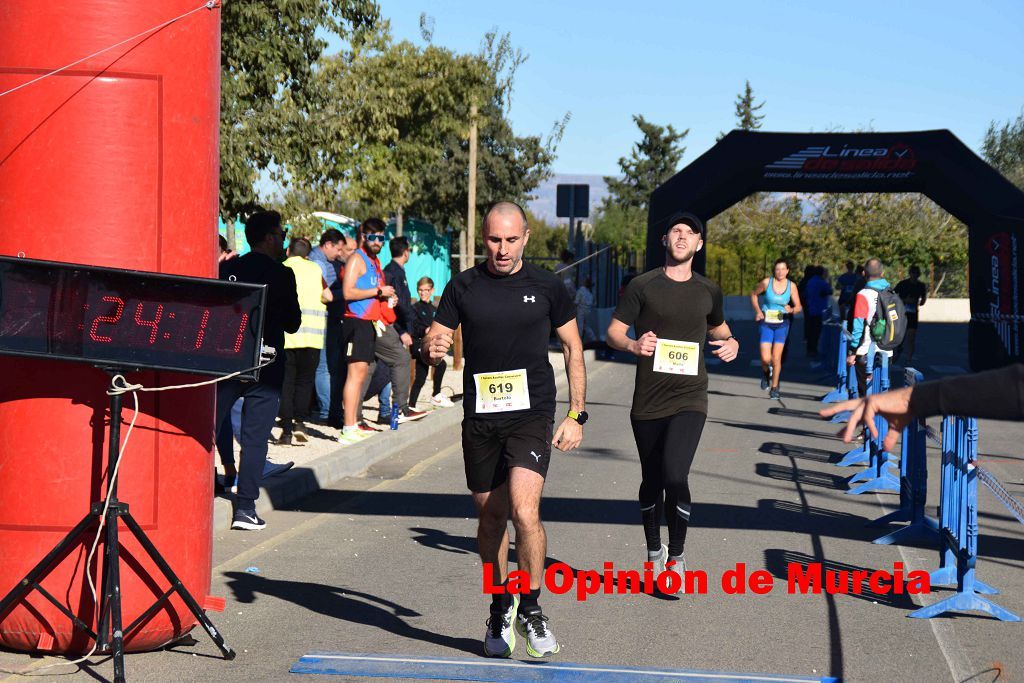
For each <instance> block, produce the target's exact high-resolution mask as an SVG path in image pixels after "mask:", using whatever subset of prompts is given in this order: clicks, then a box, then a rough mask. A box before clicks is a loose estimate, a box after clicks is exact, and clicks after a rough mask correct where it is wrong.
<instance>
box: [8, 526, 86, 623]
mask: <svg viewBox="0 0 1024 683" xmlns="http://www.w3.org/2000/svg"><path fill="white" fill-rule="evenodd" d="M95 521H96V517H95V515H92V514H89V515H86V516H85V517H84V518H83V519H82V521H81V522H79V523H78V525H77V526H76V527H75V528H74V529H72V530H71V531H69V532H68V535H67V536H65V537H64V539H63V540H61V542H60V543H58V544H57V545H56V547H54V549H53V550H51V551H50V552H49V553H47V554H46V557H44V558H43V559H42V560H40V562H39V564H37V565H36V566H35V567H33V568H32V571H30V572H29V573H28V574H27V575H26V576H25V578H23V579H22V580H21V581H19V582H18V583H17V584H16V585H15V586H14V588H12V589H11V590H10V592H8V593H7V595H5V596H4V598H3V600H0V617H3V616H4V615H6V614H7V611H8V610H9V609H10V608H11V607H13V606H14V604H15V603H17V602H18V601H19V600H21V599H22V598H23V597H25V596H26V595H27V594H28V593H30V592H31V591H32V587H33V585H34V584H36V583H38V582H39V581H40V580H41V579H42V578H43V577H44V576H46V575H47V574H49V572H50V569H52V567H51V565H52V564H53V563H54V562H56V561H57V560H58V559H59V558H61V557H64V556H65V555H66V554H67V552H68V550H70V548H71V546H72V545H73V544H74V543H75V542H76V541H77V540H78V537H79V536H81V535H82V534H83V533H84V532H85V530H86V529H88V528H89V527H90V526H91V525H92V524H93V523H94V522H95ZM86 571H89V569H88V567H87V568H86Z"/></svg>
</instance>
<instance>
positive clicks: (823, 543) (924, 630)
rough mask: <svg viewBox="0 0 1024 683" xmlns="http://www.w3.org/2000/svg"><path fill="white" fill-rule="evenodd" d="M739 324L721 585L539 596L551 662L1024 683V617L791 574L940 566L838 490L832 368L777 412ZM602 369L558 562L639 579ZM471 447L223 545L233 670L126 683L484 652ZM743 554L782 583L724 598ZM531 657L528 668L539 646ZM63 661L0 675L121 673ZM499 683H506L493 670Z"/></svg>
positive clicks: (566, 504)
mask: <svg viewBox="0 0 1024 683" xmlns="http://www.w3.org/2000/svg"><path fill="white" fill-rule="evenodd" d="M735 327H736V328H737V329H738V331H739V333H740V335H739V336H740V338H741V341H743V342H744V343H743V349H742V351H741V356H740V358H739V359H738V360H737V361H735V362H734V363H733V364H731V365H730V366H721V365H718V366H713V367H711V386H710V391H711V405H710V415H709V419H708V423H707V425H706V427H705V430H704V434H703V438H702V445H701V448H700V450H699V452H698V455H697V458H696V461H695V463H694V467H693V471H692V474H691V479H690V482H691V489H692V491H693V498H694V506H693V516H692V525H691V528H690V532H689V537H688V540H687V562H688V565H689V569H690V570H703V571H704V572H706V574H707V577H708V584H709V585H708V591H707V593H706V594H697V595H685V596H682V597H681V598H676V597H665V596H650V595H602V594H599V595H595V596H591V597H590V598H589V599H588V600H586V601H585V602H581V601H578V600H577V599H576V598H575V597H574V595H573V594H572V593H570V594H566V595H552V594H551V593H550V592H545V593H544V594H543V596H542V598H541V604H542V605H543V606H544V609H545V612H546V613H547V614H548V615H549V616H550V618H551V622H550V624H551V627H552V629H553V630H554V632H555V633H556V635H557V636H558V638H559V641H560V642H561V644H562V648H563V649H562V652H561V653H560V654H559V655H557V660H558V661H565V662H579V663H586V664H594V665H615V666H645V667H660V668H678V669H703V670H713V671H730V672H761V673H776V674H799V675H807V676H834V677H839V678H842V679H843V680H846V681H891V680H901V681H923V682H928V683H934V682H937V681H951V680H952V681H968V680H969V681H996V680H998V681H1000V683H1002V682H1004V681H1024V648H1021V646H1020V643H1021V634H1022V631H1021V629H1022V628H1024V623H1016V624H1014V623H1001V622H997V621H995V620H993V619H990V618H988V617H985V616H978V615H974V614H964V615H957V616H947V617H941V618H937V619H932V620H917V619H908V618H907V614H908V612H910V611H911V610H913V609H915V608H916V607H917V606H919V605H922V604H931V603H932V602H935V601H937V600H938V599H941V598H943V597H946V596H948V595H949V594H950V592H949V590H948V589H936V590H935V591H934V592H933V593H932V594H929V595H918V596H910V595H905V594H904V595H892V594H880V593H874V592H872V591H871V590H870V588H869V586H868V585H867V584H864V585H863V590H864V592H863V593H862V594H860V595H852V594H850V595H827V594H806V595H805V594H790V593H788V592H787V590H786V588H787V581H786V579H787V571H788V568H789V567H790V566H791V563H796V564H797V565H798V566H804V565H807V564H808V563H817V562H820V563H823V564H824V566H825V568H827V569H848V570H857V569H864V570H876V569H887V570H889V571H891V570H892V569H893V567H894V564H895V563H897V562H903V563H905V565H907V571H910V570H914V569H927V570H930V569H933V568H935V567H937V563H938V553H937V552H936V551H935V550H933V549H928V548H913V547H911V548H898V547H893V546H878V545H873V544H872V543H871V542H870V540H871V539H872V538H874V537H876V536H877V535H879V533H881V532H879V531H877V530H873V529H866V528H865V527H864V523H865V522H866V521H869V520H871V519H874V518H876V517H878V516H880V515H881V514H883V513H884V512H886V511H887V510H889V509H891V507H892V505H893V504H894V503H895V502H896V500H897V498H896V496H895V495H893V494H880V495H876V494H867V495H862V496H849V495H846V494H845V493H844V491H845V490H846V489H847V485H846V482H845V478H846V477H847V476H849V475H850V474H853V473H854V472H855V471H856V468H846V469H842V468H838V467H836V466H835V465H834V464H833V463H834V462H835V461H836V460H838V457H839V456H840V455H841V454H842V453H844V452H845V451H846V450H848V449H849V448H851V446H850V445H847V444H843V443H842V442H841V441H839V440H838V439H837V438H836V437H835V435H834V434H835V427H834V426H833V425H830V424H828V423H827V422H824V421H822V420H821V419H820V418H818V417H817V415H816V411H817V410H818V408H819V407H820V404H819V403H818V402H817V400H816V399H817V398H818V397H819V396H820V395H822V394H823V393H824V392H825V390H826V389H827V387H826V386H825V382H817V383H815V382H816V381H817V380H818V378H819V376H820V373H815V372H812V371H811V370H810V368H809V365H808V362H807V360H806V359H805V358H804V356H803V353H802V352H801V350H800V349H799V347H797V348H794V349H793V351H792V354H791V357H790V360H789V364H788V365H787V366H786V369H785V373H784V376H783V386H782V401H781V402H777V401H770V400H768V398H767V396H766V393H764V392H761V391H760V390H759V389H758V386H757V370H756V368H754V367H752V366H751V361H752V360H753V358H754V357H755V356H754V353H755V351H754V344H753V343H752V341H753V340H752V334H753V331H752V330H753V327H752V325H745V324H742V323H740V324H738V325H736V326H735ZM962 329H963V328H962V326H952V325H950V326H942V325H935V326H925V327H924V328H923V329H922V335H921V346H922V348H923V349H924V352H923V353H922V354H921V358H920V361H921V362H920V363H918V364H917V365H918V366H919V367H921V368H922V370H923V371H924V372H925V374H926V375H927V376H929V377H934V376H937V375H939V374H941V372H940V371H938V370H934V369H931V368H933V367H942V368H945V371H946V372H956V369H955V368H956V367H957V366H964V367H965V366H966V363H965V361H964V358H965V357H966V354H965V349H966V342H965V341H964V339H963V334H962ZM961 345H962V347H963V351H964V352H961V348H960V347H961ZM929 349H931V350H929ZM556 370H558V371H559V372H561V368H556ZM588 370H589V379H590V387H589V390H588V402H587V403H588V410H589V411H590V413H591V416H592V417H591V422H590V423H588V425H587V427H586V430H585V441H584V446H583V448H582V449H581V450H579V451H577V452H574V453H568V454H556V455H555V456H554V457H553V458H552V466H551V470H550V472H549V477H548V483H547V486H546V489H545V494H544V502H543V508H542V513H543V518H544V520H545V527H546V529H547V533H548V559H549V563H551V562H564V563H567V564H569V565H570V566H572V567H573V568H575V569H577V570H585V569H601V568H602V566H603V564H604V563H605V562H612V563H614V565H615V567H616V568H617V569H631V568H635V567H636V566H637V565H639V564H640V563H641V562H642V561H643V559H645V547H644V542H643V534H642V531H641V528H640V525H639V523H638V518H639V512H638V505H637V502H636V492H637V488H638V485H639V477H640V469H639V465H638V462H637V457H636V452H635V446H634V444H633V440H632V435H631V431H630V427H629V415H628V413H629V405H630V400H631V392H632V388H633V372H634V368H633V366H632V365H631V364H630V363H628V362H616V361H598V362H594V363H591V364H590V366H589V367H588ZM565 398H566V397H565V395H564V392H563V395H562V396H561V399H562V400H563V401H564V399H565ZM564 407H565V406H564V404H560V406H559V412H562V411H563V409H564ZM936 425H937V423H936ZM980 431H981V449H980V452H981V453H982V457H981V464H982V465H983V466H984V467H986V468H987V469H989V470H990V471H991V472H992V473H993V474H995V475H996V476H997V477H998V478H999V479H1000V480H1001V481H1002V482H1003V483H1004V484H1005V485H1006V486H1007V488H1008V489H1009V491H1010V492H1011V493H1012V494H1014V495H1015V496H1016V497H1017V498H1018V500H1024V466H1022V462H1024V458H1022V455H1021V448H1020V444H1022V443H1024V425H1021V424H1004V423H988V422H985V423H982V425H981V430H980ZM458 444H459V431H458V427H453V428H451V429H449V430H447V431H445V432H441V433H439V434H436V435H434V436H432V437H431V438H430V441H429V442H428V443H422V444H418V445H416V446H414V447H409V448H406V449H405V450H402V451H400V452H397V453H395V454H394V455H393V456H391V457H389V458H387V459H385V460H383V461H381V462H379V463H377V464H376V465H374V466H372V467H371V469H370V470H369V471H368V472H367V473H366V474H365V475H364V476H361V477H353V478H348V479H344V480H342V481H341V482H338V483H337V484H335V485H333V486H330V487H328V488H325V489H324V490H321V491H319V492H317V493H314V494H313V495H310V496H308V497H306V498H304V499H302V500H300V501H299V502H298V503H296V504H293V505H292V506H291V507H290V508H288V509H279V510H275V511H272V512H270V513H268V514H267V515H265V517H266V519H267V523H268V527H267V529H266V530H265V531H263V532H254V533H253V532H248V533H246V532H219V533H217V534H216V537H215V547H214V553H215V556H214V565H215V566H214V569H213V587H212V590H211V593H212V594H214V595H222V596H225V597H226V598H227V609H226V611H225V612H224V613H222V614H216V613H214V614H212V615H211V616H212V618H213V620H214V622H215V623H216V624H217V626H218V628H219V629H220V630H221V631H222V632H223V633H224V634H225V636H226V638H227V640H228V643H229V644H230V645H231V646H232V647H233V648H235V649H236V650H237V651H238V657H237V659H235V660H234V661H231V662H225V661H223V660H221V659H219V656H218V651H217V650H216V648H215V647H214V646H213V644H212V643H211V642H210V641H209V640H208V639H207V638H206V635H205V634H204V633H203V632H202V631H201V630H195V631H193V632H192V635H193V636H194V637H195V639H196V641H197V642H196V643H195V644H194V645H184V646H183V645H179V646H175V647H172V648H170V649H168V650H164V651H159V652H153V653H143V654H133V655H130V656H129V657H128V658H127V669H128V674H129V680H132V681H169V680H173V681H210V680H216V681H245V682H246V683H248V682H251V681H264V680H274V681H278V680H286V679H287V680H296V681H298V680H310V681H321V682H323V681H332V680H333V681H341V680H360V681H364V680H368V679H366V678H345V677H342V676H333V677H324V676H312V675H296V674H289V673H288V670H289V668H290V667H291V666H292V665H293V664H294V663H295V662H296V661H297V660H298V659H299V658H300V657H302V656H303V655H304V654H306V653H307V652H310V651H330V652H348V653H353V652H363V653H376V654H388V655H401V656H446V657H458V658H471V659H475V658H478V657H479V655H480V651H481V639H482V637H483V634H484V621H485V620H486V618H487V616H488V612H487V606H488V603H489V599H488V597H487V596H484V595H483V594H482V591H481V568H480V562H479V559H478V558H477V556H476V554H475V548H476V542H475V532H476V523H475V518H474V514H473V509H472V505H471V501H470V499H469V496H468V495H467V493H466V490H465V483H464V477H463V469H462V462H461V451H460V449H459V445H458ZM937 454H938V452H937V450H935V449H934V448H932V449H930V454H929V474H930V479H929V488H930V498H929V505H930V506H931V505H933V504H934V503H935V502H937V501H938V485H939V484H938V455H937ZM979 498H980V509H981V515H980V520H981V524H980V526H981V537H980V541H979V550H980V553H979V555H980V557H979V560H978V576H979V578H982V579H983V580H985V581H987V582H988V583H990V584H993V585H995V586H996V587H998V588H999V589H1001V591H1002V594H1000V595H998V596H994V599H995V600H996V602H997V603H998V604H1000V605H1001V606H1003V607H1005V608H1007V609H1010V610H1012V611H1015V612H1017V613H1018V614H1022V615H1024V571H1021V570H1022V569H1024V526H1022V525H1021V524H1019V523H1018V522H1017V521H1016V520H1015V519H1014V518H1012V517H1011V516H1010V515H1009V513H1007V511H1006V510H1005V509H1004V508H1003V507H1002V506H1001V505H1000V503H999V502H998V501H997V500H996V499H995V498H994V497H993V496H992V495H990V494H989V493H988V492H987V491H982V492H981V493H980V495H979ZM886 506H888V507H886ZM513 557H514V553H513ZM738 563H743V564H745V565H746V568H747V571H748V573H749V572H753V571H755V570H766V571H767V572H768V573H769V574H771V575H772V577H773V579H774V583H775V585H774V588H773V589H772V590H771V591H770V592H769V593H768V594H766V595H755V594H752V593H751V592H750V591H747V592H746V593H745V594H740V595H732V594H726V593H725V592H724V591H723V589H722V586H721V578H722V576H723V573H724V572H726V571H727V570H730V569H735V568H736V567H737V564H738ZM515 657H516V658H517V659H523V660H525V659H528V658H527V657H526V654H525V649H524V647H523V645H521V644H520V645H519V647H518V649H517V650H516V653H515ZM57 661H60V660H58V659H56V658H32V657H30V656H29V655H25V654H21V653H12V652H6V651H0V670H7V671H10V670H32V671H33V672H34V673H35V674H36V675H38V676H40V677H42V678H43V679H44V680H59V681H76V680H109V679H110V678H111V665H110V662H109V659H107V658H96V659H95V662H96V664H95V665H94V666H90V667H87V668H84V669H78V670H76V667H72V666H63V667H61V668H58V669H51V670H48V671H41V670H39V667H41V666H43V665H46V664H52V663H54V662H57ZM0 680H24V679H22V678H19V677H13V678H11V679H0ZM495 680H512V679H511V678H509V676H508V674H507V672H506V673H500V672H499V673H496V675H495Z"/></svg>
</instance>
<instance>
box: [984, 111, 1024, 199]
mask: <svg viewBox="0 0 1024 683" xmlns="http://www.w3.org/2000/svg"><path fill="white" fill-rule="evenodd" d="M981 150H982V154H983V155H984V156H985V160H986V161H987V162H988V163H990V164H992V167H993V168H995V169H996V170H997V171H999V172H1000V173H1002V174H1003V175H1004V176H1006V177H1007V178H1008V179H1009V180H1010V182H1012V183H1013V184H1014V185H1016V186H1017V187H1019V188H1021V189H1022V190H1024V111H1022V112H1021V114H1020V115H1018V116H1017V118H1016V120H1014V121H1008V122H1006V123H1004V124H1003V125H1002V127H999V128H997V127H996V122H995V121H992V122H991V123H990V124H989V126H988V130H987V131H985V139H984V140H983V141H982V143H981Z"/></svg>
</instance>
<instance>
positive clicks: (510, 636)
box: [484, 593, 519, 657]
mask: <svg viewBox="0 0 1024 683" xmlns="http://www.w3.org/2000/svg"><path fill="white" fill-rule="evenodd" d="M518 608H519V596H518V595H516V594H515V593H513V594H512V606H511V607H509V608H508V609H507V610H505V611H504V612H491V617H490V618H489V619H488V620H487V633H486V635H484V654H485V655H486V656H488V657H511V656H512V651H513V650H515V649H516V632H515V629H514V628H513V626H512V620H513V619H515V616H516V610H517V609H518Z"/></svg>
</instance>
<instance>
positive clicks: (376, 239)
mask: <svg viewBox="0 0 1024 683" xmlns="http://www.w3.org/2000/svg"><path fill="white" fill-rule="evenodd" d="M363 239H364V240H366V241H367V242H383V241H384V235H363Z"/></svg>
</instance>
